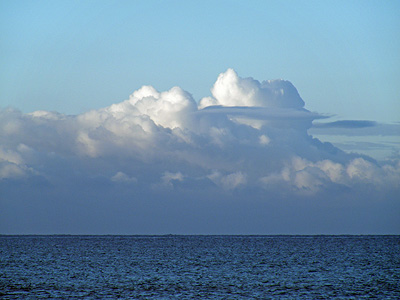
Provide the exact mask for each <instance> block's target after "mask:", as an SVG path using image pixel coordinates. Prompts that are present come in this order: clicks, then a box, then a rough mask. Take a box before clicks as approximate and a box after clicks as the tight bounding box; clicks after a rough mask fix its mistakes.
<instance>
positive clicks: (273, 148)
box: [0, 69, 400, 201]
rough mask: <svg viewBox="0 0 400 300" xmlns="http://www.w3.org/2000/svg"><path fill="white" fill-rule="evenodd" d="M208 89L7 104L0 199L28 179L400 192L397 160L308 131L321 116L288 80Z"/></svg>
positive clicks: (123, 186) (211, 189)
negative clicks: (200, 93) (74, 109)
mask: <svg viewBox="0 0 400 300" xmlns="http://www.w3.org/2000/svg"><path fill="white" fill-rule="evenodd" d="M211 91H212V96H213V97H207V98H203V99H202V100H201V101H200V102H199V104H198V105H197V103H196V102H195V101H194V99H193V98H192V96H191V95H190V94H189V93H188V92H186V91H184V90H182V89H181V88H179V87H173V88H172V89H170V90H169V91H165V92H158V91H157V90H156V89H155V88H153V87H151V86H144V87H142V88H140V89H139V90H137V91H135V92H134V93H133V94H132V95H131V96H130V97H129V99H128V100H126V101H124V102H121V103H117V104H113V105H111V106H109V107H106V108H103V109H99V110H93V111H89V112H87V113H84V114H81V115H77V116H67V115H63V114H59V113H54V112H46V111H36V112H33V113H30V114H22V113H21V112H19V111H16V110H12V109H6V110H3V111H1V113H0V145H1V146H0V184H1V185H2V189H3V191H8V192H5V193H4V195H3V198H2V201H8V200H7V199H8V198H7V197H11V196H10V195H11V194H13V193H12V192H10V191H11V190H12V189H13V188H14V187H16V186H20V185H19V183H18V182H26V181H27V180H28V181H29V182H40V185H41V186H46V189H47V190H51V189H54V190H57V189H59V190H60V193H61V192H62V191H64V192H65V187H66V186H69V187H71V188H73V189H75V190H76V191H77V193H79V189H81V188H82V187H81V185H80V184H79V182H86V184H87V185H91V186H97V185H98V184H100V185H101V186H102V187H104V186H108V187H109V189H110V190H114V189H117V190H126V191H127V193H132V195H137V194H140V195H141V197H142V198H151V197H154V193H156V194H157V193H169V194H171V195H175V196H177V197H178V196H179V195H180V196H182V195H186V194H187V193H189V192H191V193H196V192H200V191H201V193H202V195H204V197H216V195H219V196H221V195H224V194H225V195H227V193H228V194H229V193H234V192H235V191H241V192H242V193H247V194H248V195H249V197H251V195H258V197H261V198H263V197H264V198H265V199H266V200H265V201H267V199H269V195H275V197H278V196H277V195H281V196H282V195H286V196H287V195H291V196H296V195H301V196H302V197H304V196H307V195H308V196H311V195H320V194H321V193H332V191H342V192H343V191H347V192H348V193H356V192H357V191H360V190H363V189H364V188H365V187H367V188H368V189H371V188H372V189H373V190H374V191H379V192H380V194H381V195H385V193H393V191H398V189H399V183H400V164H399V163H398V162H390V163H389V162H388V163H387V164H385V165H379V164H378V163H377V162H375V161H374V160H373V159H371V158H369V157H366V156H362V155H358V154H347V153H345V152H343V151H341V150H340V149H338V148H336V147H334V146H333V145H331V144H329V143H322V142H320V141H319V140H318V139H315V138H313V137H312V136H310V135H309V134H308V131H307V130H308V129H309V128H310V127H311V125H312V121H313V120H314V119H317V118H321V116H320V115H318V114H316V113H311V112H309V111H308V110H306V109H304V101H303V100H302V99H301V97H300V95H299V93H298V92H297V90H296V88H295V87H294V86H293V85H292V84H291V83H290V82H288V81H284V80H273V81H263V82H261V83H260V82H259V81H257V80H254V79H252V78H240V77H239V76H238V75H237V74H236V73H235V71H234V70H232V69H228V70H227V71H226V72H225V73H222V74H220V75H219V76H218V79H217V81H216V82H215V84H214V86H213V88H212V89H211ZM94 188H95V187H94ZM32 189H35V187H34V186H32V185H25V186H24V188H23V189H22V191H21V193H23V194H25V195H28V194H29V193H31V190H32ZM24 191H25V192H24ZM246 191H248V192H246ZM250 191H252V192H250ZM7 195H8V196H7ZM260 195H261V196H260ZM262 195H264V196H262ZM20 196H21V195H20ZM21 197H22V196H21ZM132 197H133V196H132ZM133 198H134V197H133ZM198 201H201V199H199V200H198ZM243 201H246V199H243Z"/></svg>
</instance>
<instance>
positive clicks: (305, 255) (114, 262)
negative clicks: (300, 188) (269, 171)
mask: <svg viewBox="0 0 400 300" xmlns="http://www.w3.org/2000/svg"><path fill="white" fill-rule="evenodd" d="M0 297H1V298H3V299H21V298H22V299H24V298H30V299H39V298H40V299H41V298H52V299H53V298H62V299H73V298H85V299H105V298H109V299H118V298H119V299H125V298H130V299H328V298H340V299H362V298H380V299H400V237H399V236H0Z"/></svg>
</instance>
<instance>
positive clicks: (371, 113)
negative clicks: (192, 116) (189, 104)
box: [0, 0, 400, 122]
mask: <svg viewBox="0 0 400 300" xmlns="http://www.w3.org/2000/svg"><path fill="white" fill-rule="evenodd" d="M399 15H400V1H336V0H335V1H98V0H96V1H19V0H13V1H8V0H3V1H1V2H0V28H1V31H0V42H1V47H0V51H1V55H0V64H1V71H0V107H3V108H4V107H7V106H13V107H16V108H18V109H20V110H22V111H23V112H31V111H34V110H51V111H59V112H62V113H68V114H77V113H82V112H84V111H87V110H89V109H94V108H99V107H103V106H108V105H110V104H112V103H116V102H120V101H122V100H124V99H127V98H128V96H129V94H130V93H132V92H133V91H134V90H136V89H138V88H139V87H141V86H142V85H144V84H150V85H153V86H154V87H156V88H157V89H158V90H161V91H163V90H167V89H169V88H171V87H172V86H175V85H178V86H180V87H182V88H183V89H185V90H187V91H189V92H190V93H192V94H193V96H194V98H195V99H196V100H197V101H198V100H200V99H201V98H202V97H205V96H208V95H210V92H209V89H210V88H211V86H212V84H213V83H214V82H215V79H216V77H217V76H218V74H219V73H221V72H224V71H225V70H226V69H227V68H228V67H232V68H234V69H235V70H236V71H237V72H238V73H239V74H240V76H242V77H248V76H251V77H254V78H256V79H258V80H265V79H275V78H283V79H287V80H290V81H291V82H292V83H293V84H294V85H295V86H296V87H297V89H298V91H299V93H300V95H301V96H302V98H303V99H304V101H305V102H306V108H308V109H309V110H312V111H317V112H319V113H326V114H333V115H336V116H337V118H338V119H356V120H357V119H368V120H375V121H380V122H383V121H386V122H394V121H400V118H399V116H400V84H399V79H400V55H399V53H400V18H399Z"/></svg>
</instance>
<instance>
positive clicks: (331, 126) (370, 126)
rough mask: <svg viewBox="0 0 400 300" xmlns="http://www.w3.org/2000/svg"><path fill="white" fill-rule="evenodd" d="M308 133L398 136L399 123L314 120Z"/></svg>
mask: <svg viewBox="0 0 400 300" xmlns="http://www.w3.org/2000/svg"><path fill="white" fill-rule="evenodd" d="M310 133H312V134H321V135H322V134H323V135H346V136H400V124H396V123H395V124H382V123H377V122H374V121H367V120H364V121H358V120H343V121H335V122H327V123H318V122H314V123H313V126H312V128H311V129H310Z"/></svg>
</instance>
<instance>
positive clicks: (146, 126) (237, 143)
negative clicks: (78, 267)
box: [0, 0, 400, 234]
mask: <svg viewBox="0 0 400 300" xmlns="http://www.w3.org/2000/svg"><path fill="white" fill-rule="evenodd" d="M399 12H400V3H399V2H397V1H387V2H381V1H323V2H321V1H201V2H200V1H18V0H17V1H8V0H4V1H1V2H0V52H1V55H0V63H1V71H0V233H4V234H31V233H32V234H56V233H67V234H168V233H177V234H400V218H399V215H400V199H399V198H400V197H399V195H400V160H399V158H400V118H399V116H400V98H399V97H400V85H399V84H398V81H399V79H400V55H399V53H400V20H399V18H398V15H399Z"/></svg>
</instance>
